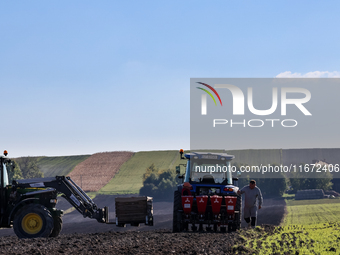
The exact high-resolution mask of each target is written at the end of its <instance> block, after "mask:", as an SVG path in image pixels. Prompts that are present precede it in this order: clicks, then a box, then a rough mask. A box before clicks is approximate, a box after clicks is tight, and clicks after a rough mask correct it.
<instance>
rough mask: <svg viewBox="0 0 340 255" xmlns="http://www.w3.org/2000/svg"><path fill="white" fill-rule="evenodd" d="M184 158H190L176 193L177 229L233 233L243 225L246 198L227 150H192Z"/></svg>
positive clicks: (175, 226)
mask: <svg viewBox="0 0 340 255" xmlns="http://www.w3.org/2000/svg"><path fill="white" fill-rule="evenodd" d="M183 154H184V151H183V150H180V156H181V159H183V160H187V162H186V164H181V165H184V166H185V173H184V174H182V175H181V174H180V166H177V167H176V172H177V174H178V177H179V178H180V179H182V180H183V181H182V184H180V185H178V187H177V190H176V191H175V192H174V206H173V232H181V231H188V230H192V231H215V232H216V231H220V232H227V231H228V232H231V231H236V230H237V229H239V228H240V227H241V206H242V197H241V196H240V195H237V191H238V190H239V188H238V187H237V186H238V178H237V177H233V176H232V170H233V169H232V167H231V165H230V161H231V160H232V159H233V158H234V156H233V155H228V154H226V153H209V152H191V153H187V154H185V155H184V157H183ZM235 174H236V173H235Z"/></svg>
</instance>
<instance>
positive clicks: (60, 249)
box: [0, 195, 285, 254]
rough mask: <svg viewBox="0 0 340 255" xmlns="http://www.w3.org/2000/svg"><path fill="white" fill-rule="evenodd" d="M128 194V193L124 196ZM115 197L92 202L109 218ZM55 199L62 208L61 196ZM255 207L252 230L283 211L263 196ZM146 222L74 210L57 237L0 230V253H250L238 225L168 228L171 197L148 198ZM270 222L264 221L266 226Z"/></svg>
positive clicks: (268, 229)
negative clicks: (233, 228) (119, 223)
mask: <svg viewBox="0 0 340 255" xmlns="http://www.w3.org/2000/svg"><path fill="white" fill-rule="evenodd" d="M129 196H131V195H129ZM114 198H115V196H107V195H99V196H98V197H96V198H95V200H94V202H95V203H96V204H97V205H98V206H99V207H103V206H105V205H107V206H109V207H110V214H109V215H110V219H111V221H114V220H115V213H114ZM60 199H61V201H60V202H59V203H58V204H57V206H58V207H59V208H60V209H64V210H66V209H67V208H69V207H70V206H69V205H68V202H67V201H65V200H62V199H63V198H60ZM264 201H265V204H264V206H263V208H262V209H261V210H259V215H258V224H259V225H261V224H264V225H262V229H259V230H257V231H258V232H260V233H258V234H260V235H261V234H268V233H271V232H272V231H273V228H274V226H275V225H278V224H279V223H280V222H281V220H282V218H283V216H284V212H285V203H284V200H282V199H265V200H264ZM154 220H155V225H154V226H152V227H149V226H145V225H143V224H141V226H140V227H131V226H129V225H128V226H127V227H126V228H118V227H116V226H115V224H102V223H97V222H96V221H95V220H93V219H88V218H83V217H82V216H81V215H80V214H79V213H78V212H77V211H74V212H71V213H69V214H66V215H65V216H64V217H63V221H64V224H63V230H62V232H61V234H60V236H59V237H57V238H37V239H30V240H24V239H18V238H17V237H16V236H15V235H14V232H13V230H12V229H2V230H0V236H1V237H0V254H59V253H65V254H235V253H239V254H252V253H253V252H254V251H252V250H251V249H249V248H246V247H244V244H245V239H244V236H249V235H250V236H249V238H252V236H251V235H252V233H254V232H251V231H253V230H247V229H245V228H242V229H241V230H239V231H237V232H233V233H213V232H209V233H208V232H202V233H197V232H195V233H194V232H186V233H172V232H171V228H172V201H161V202H157V201H156V202H154ZM268 224H270V225H268Z"/></svg>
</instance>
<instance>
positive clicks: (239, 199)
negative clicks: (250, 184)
mask: <svg viewBox="0 0 340 255" xmlns="http://www.w3.org/2000/svg"><path fill="white" fill-rule="evenodd" d="M235 211H238V212H239V213H236V214H235V219H234V222H233V225H232V230H233V231H236V230H237V229H240V228H241V220H242V195H239V196H237V201H236V206H235Z"/></svg>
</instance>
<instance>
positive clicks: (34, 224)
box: [13, 204, 54, 238]
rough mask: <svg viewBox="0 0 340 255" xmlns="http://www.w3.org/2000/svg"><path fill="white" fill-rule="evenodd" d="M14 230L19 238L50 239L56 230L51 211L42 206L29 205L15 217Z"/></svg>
mask: <svg viewBox="0 0 340 255" xmlns="http://www.w3.org/2000/svg"><path fill="white" fill-rule="evenodd" d="M13 228H14V232H15V234H16V235H17V236H18V237H19V238H35V237H48V236H49V235H50V234H51V233H52V230H53V228H54V223H53V217H52V215H51V213H50V211H49V210H48V209H47V208H46V207H45V206H43V205H40V204H29V205H26V206H24V207H23V208H21V209H20V210H19V211H18V212H17V213H16V214H15V216H14V220H13Z"/></svg>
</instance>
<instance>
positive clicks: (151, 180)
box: [139, 164, 177, 198]
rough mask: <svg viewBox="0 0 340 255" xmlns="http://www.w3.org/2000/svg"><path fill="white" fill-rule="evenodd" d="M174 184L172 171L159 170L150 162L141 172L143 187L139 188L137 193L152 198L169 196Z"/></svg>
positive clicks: (174, 175) (175, 183)
mask: <svg viewBox="0 0 340 255" xmlns="http://www.w3.org/2000/svg"><path fill="white" fill-rule="evenodd" d="M176 186H177V181H176V174H175V172H174V171H172V170H169V169H168V170H159V169H158V168H156V167H155V165H154V164H151V165H150V166H149V167H148V168H147V169H146V170H145V173H144V174H143V187H142V188H141V189H140V190H139V194H140V195H145V196H152V197H154V198H171V197H172V196H173V191H174V190H175V188H176Z"/></svg>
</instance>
